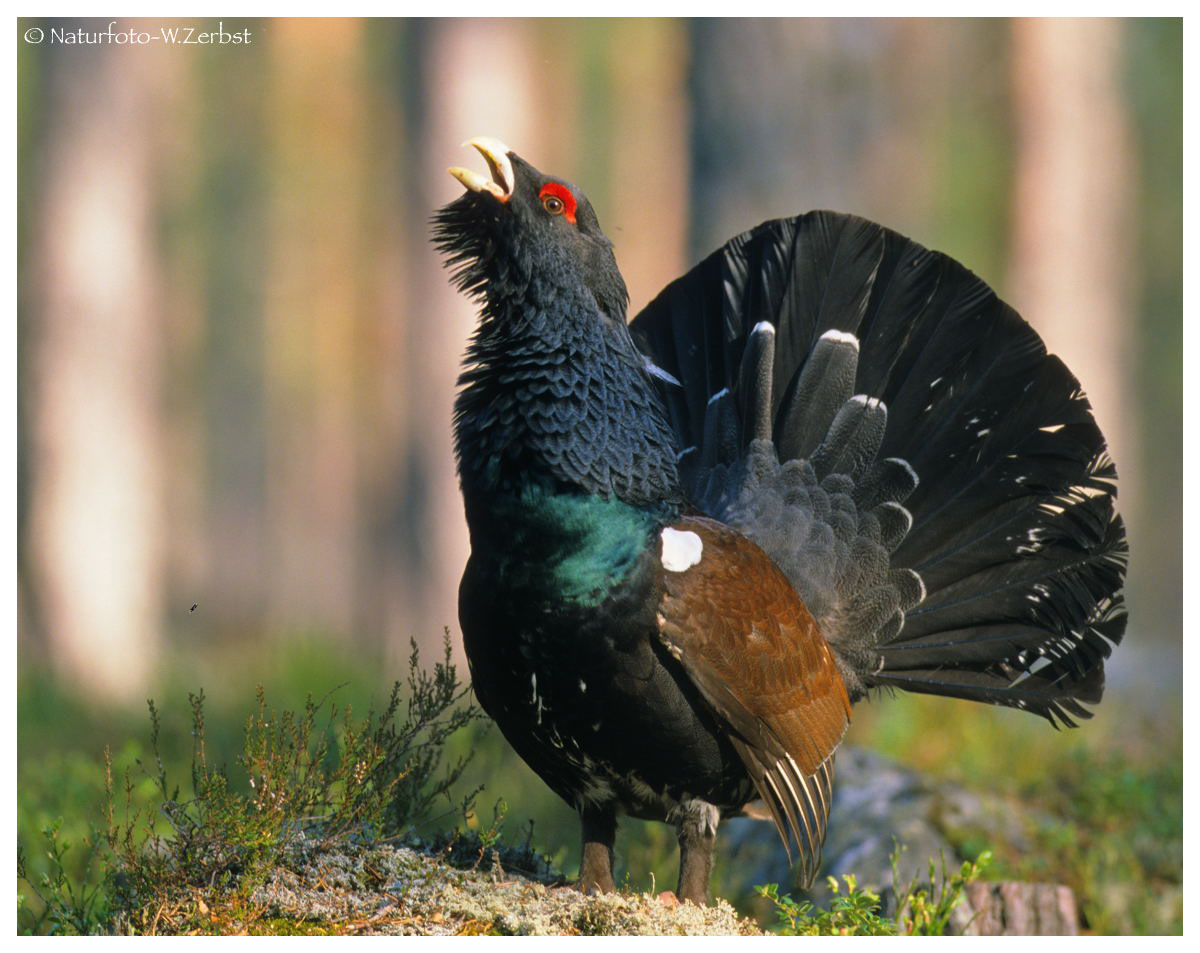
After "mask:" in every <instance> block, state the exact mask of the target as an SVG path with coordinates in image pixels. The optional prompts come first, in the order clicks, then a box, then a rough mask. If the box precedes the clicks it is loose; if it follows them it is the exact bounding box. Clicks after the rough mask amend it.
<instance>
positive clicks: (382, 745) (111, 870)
mask: <svg viewBox="0 0 1200 953" xmlns="http://www.w3.org/2000/svg"><path fill="white" fill-rule="evenodd" d="M335 691H336V689H335ZM468 691H469V688H468V687H465V686H463V685H461V684H460V683H459V681H458V677H457V673H456V671H455V667H454V665H453V664H452V663H451V661H450V641H449V635H448V634H447V636H446V641H445V655H444V658H443V660H442V661H441V662H439V663H437V664H436V665H435V666H434V667H433V670H432V672H427V671H425V670H424V669H422V668H421V666H420V657H419V654H418V651H417V647H416V645H415V643H414V644H413V648H412V654H411V656H410V659H409V676H408V682H407V693H405V691H404V688H403V686H402V685H401V684H400V683H396V684H395V685H394V686H393V688H392V691H391V694H390V696H389V698H388V702H387V705H386V706H385V707H384V708H383V710H382V711H381V712H379V713H378V714H376V713H375V712H371V713H369V714H368V715H367V717H366V718H365V719H364V720H358V719H356V718H355V717H354V716H353V714H352V712H351V711H350V709H349V708H348V707H347V708H346V709H345V710H340V709H339V708H338V706H337V705H336V704H334V702H333V701H332V700H331V695H326V696H325V697H323V698H321V699H319V700H314V699H313V698H312V697H311V696H310V697H309V699H308V700H307V701H306V703H305V705H304V707H303V709H302V710H301V711H299V712H292V711H286V710H284V711H276V710H273V709H271V708H270V707H269V706H268V705H267V701H266V696H265V693H264V692H263V690H262V689H261V688H259V689H258V692H257V704H256V707H255V711H254V713H253V714H252V715H251V716H250V717H249V719H247V722H246V726H245V731H244V735H243V745H242V751H241V753H240V755H238V757H237V759H236V764H237V767H238V769H239V771H237V772H235V773H234V774H233V775H232V776H231V774H230V772H228V771H227V770H225V769H224V768H220V767H217V766H215V765H214V764H213V763H212V762H211V760H210V757H209V752H208V746H207V731H206V724H205V720H206V716H205V697H204V693H203V692H199V693H196V694H189V696H188V700H189V705H190V709H191V738H192V752H191V766H190V779H189V780H190V792H189V796H188V797H186V798H184V797H182V796H181V792H180V788H179V786H178V785H174V786H173V785H172V784H171V782H170V781H169V779H168V772H167V769H166V767H165V760H164V757H163V755H162V752H161V749H160V738H161V735H162V719H161V715H160V713H159V710H158V708H157V706H156V705H155V704H154V702H153V701H151V702H150V703H149V712H150V745H149V750H150V753H151V757H150V758H149V759H147V760H148V761H149V763H144V762H143V761H142V760H141V759H140V758H139V759H136V761H135V765H136V767H137V770H138V772H140V773H141V774H142V775H144V776H145V777H147V778H149V779H150V780H151V781H152V783H153V787H154V789H155V793H156V795H157V796H156V798H155V800H156V802H157V803H155V804H153V805H148V804H147V803H146V801H145V799H144V797H143V795H142V794H141V792H140V783H139V782H138V781H137V780H136V779H135V777H134V775H135V773H136V772H134V771H131V770H128V769H127V770H126V771H125V775H124V791H123V793H124V812H123V817H122V818H121V819H120V820H118V819H117V815H118V813H119V811H118V807H117V801H118V797H117V795H116V793H115V791H114V782H113V770H112V761H111V757H110V755H109V753H108V751H107V750H106V751H105V792H106V825H105V830H104V831H103V832H101V833H99V834H94V835H93V837H92V838H91V839H89V840H87V841H85V843H84V848H85V850H87V851H88V857H87V858H86V863H85V870H86V871H87V872H88V874H89V876H85V878H84V879H83V881H82V882H73V880H72V877H71V876H70V875H69V874H68V868H67V865H66V864H65V863H64V861H63V858H64V857H65V856H66V855H67V853H68V851H70V850H72V846H71V845H70V844H68V843H66V841H65V839H63V838H61V837H60V836H59V828H58V826H53V827H50V828H47V829H46V830H45V831H44V832H43V837H44V839H45V841H46V844H47V856H48V860H49V864H47V863H46V862H44V861H43V862H41V864H40V868H39V870H38V871H36V872H34V871H32V870H31V869H30V865H29V864H28V863H27V858H26V855H25V852H24V851H23V850H22V851H19V852H18V858H17V875H18V878H20V879H21V880H23V881H24V882H25V883H27V884H28V885H29V887H30V888H31V890H32V893H33V895H34V897H35V898H36V901H37V903H36V906H37V907H38V909H37V910H33V909H29V908H30V907H31V906H33V905H30V904H27V903H25V901H24V898H19V913H20V914H22V915H23V917H22V919H23V928H25V929H26V930H27V931H28V932H58V933H63V932H70V933H96V932H106V931H108V930H113V929H115V930H120V931H122V932H135V933H155V932H161V931H163V930H167V929H172V930H173V929H178V928H179V926H180V923H181V922H183V921H185V920H186V919H187V918H188V917H192V918H197V917H207V918H208V920H209V921H210V922H211V920H212V917H213V916H214V914H213V911H212V910H211V909H209V908H208V907H207V906H206V903H205V900H204V897H205V896H206V895H207V896H209V897H210V898H211V897H214V896H216V895H218V894H219V895H221V896H223V897H226V898H232V901H233V903H234V904H235V905H236V904H238V903H241V904H245V903H247V902H248V900H249V897H250V896H251V894H252V893H253V890H254V888H255V886H257V885H258V884H259V883H261V882H262V881H263V879H264V878H265V877H267V876H268V875H269V874H270V871H271V870H272V868H273V866H274V865H276V864H277V863H279V862H280V861H281V859H282V858H283V857H284V856H285V854H287V853H288V852H289V851H292V850H302V851H307V850H318V849H321V848H323V847H328V846H330V845H332V844H334V843H339V842H345V841H347V840H351V841H358V842H374V841H379V840H384V839H388V838H392V837H396V836H400V835H401V834H404V833H405V832H407V831H410V830H411V829H412V828H413V826H414V825H415V824H416V822H417V821H418V820H419V819H420V818H421V817H422V816H423V815H424V814H425V813H426V812H428V811H429V809H430V808H431V807H432V805H433V804H434V803H435V802H437V801H439V800H440V799H443V798H444V799H446V800H449V799H450V795H449V791H450V788H451V786H452V785H454V784H455V782H457V780H458V779H459V777H460V775H461V774H462V772H463V769H464V768H465V766H466V764H467V761H468V760H469V755H467V756H465V757H462V758H459V759H458V760H457V761H455V762H453V763H451V764H445V765H444V764H443V763H442V761H443V749H444V746H445V743H446V740H447V739H448V738H449V736H450V735H451V734H453V733H454V732H455V731H457V730H458V729H459V728H461V727H463V726H465V725H467V724H469V723H470V722H472V721H474V720H476V719H477V718H481V717H482V714H481V713H480V712H479V710H478V709H477V708H476V707H474V706H473V705H470V704H463V701H464V698H465V695H466V693H467V692H468ZM451 803H453V802H451ZM467 803H469V802H464V804H467ZM164 822H165V824H164ZM60 823H61V822H60ZM97 864H99V865H100V866H102V867H103V868H104V874H103V876H102V877H99V878H95V877H91V876H90V872H91V870H92V869H93V868H94V867H95V866H96V865H97ZM78 866H79V865H78V863H76V864H75V868H78ZM243 912H246V911H243ZM204 926H206V924H201V927H204Z"/></svg>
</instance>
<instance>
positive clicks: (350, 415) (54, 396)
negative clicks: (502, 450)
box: [17, 19, 1182, 849]
mask: <svg viewBox="0 0 1200 953" xmlns="http://www.w3.org/2000/svg"><path fill="white" fill-rule="evenodd" d="M31 27H37V28H40V29H42V30H43V31H44V32H45V36H46V39H45V40H44V41H43V42H42V43H40V44H34V43H31V42H28V41H27V40H25V39H22V38H21V37H22V36H23V35H24V34H26V31H27V30H28V29H29V28H31ZM52 27H53V28H55V29H59V30H65V31H69V32H75V31H79V30H82V31H83V32H84V33H85V34H86V33H90V32H94V31H98V32H101V33H103V32H104V31H105V30H106V29H107V27H108V21H107V20H106V21H90V20H85V21H61V20H33V19H22V20H20V21H19V25H18V97H19V102H18V162H19V179H18V212H19V221H18V240H19V243H18V247H19V261H18V274H19V310H18V348H19V352H18V361H19V381H18V421H19V437H18V514H19V516H18V533H19V539H18V544H19V557H18V594H19V602H18V618H17V631H18V639H17V651H18V676H17V681H18V705H19V709H18V744H19V752H18V754H19V762H20V763H19V771H20V777H21V778H22V779H24V780H22V781H21V782H20V786H21V791H22V794H21V797H22V802H21V804H20V805H19V807H20V811H21V812H22V816H21V823H22V824H26V823H28V824H29V825H30V826H36V824H37V823H42V822H44V820H45V819H46V818H48V817H51V816H53V815H54V813H55V811H57V812H58V813H59V814H62V813H64V811H65V810H66V808H65V807H64V806H63V805H64V804H65V799H67V798H68V797H69V795H70V791H71V790H72V785H71V784H67V783H65V782H64V783H58V782H56V783H55V784H54V785H53V787H54V790H53V791H50V790H48V788H49V786H50V785H49V782H48V781H47V780H46V779H48V778H58V779H62V778H64V777H68V776H70V777H77V776H78V775H79V772H78V771H77V770H76V768H75V767H72V766H71V765H72V764H74V762H71V761H70V756H71V754H72V752H78V753H79V755H80V756H86V757H87V758H91V759H93V760H95V759H98V754H99V751H100V749H101V747H102V746H103V745H104V744H112V745H113V746H114V748H115V749H116V748H119V747H120V745H121V744H122V742H123V741H124V740H125V739H126V738H129V737H132V736H133V735H135V734H137V733H138V732H139V731H141V730H142V729H141V728H140V725H139V722H140V720H142V715H143V714H144V710H145V709H144V700H145V699H146V698H147V697H151V696H152V697H154V698H156V699H159V701H160V708H161V707H169V704H168V705H164V701H167V702H169V703H172V704H173V703H178V704H180V706H181V707H182V704H183V703H182V697H183V694H182V693H183V692H185V691H186V690H195V689H197V688H199V687H203V688H204V689H205V690H206V692H207V694H208V695H209V697H210V699H211V701H212V703H213V704H214V705H216V706H217V708H218V710H222V709H221V707H220V706H222V705H225V706H227V708H226V709H224V710H227V712H228V716H229V724H230V728H229V729H228V732H227V733H228V735H229V738H230V739H231V740H233V741H235V740H236V735H237V731H238V726H239V725H240V724H241V720H240V719H241V718H242V717H243V716H244V714H245V713H246V712H247V711H248V710H249V709H250V707H251V706H252V700H253V686H254V685H255V684H256V683H261V684H263V685H264V686H265V687H266V689H267V693H268V697H269V698H270V699H271V700H272V701H276V700H278V701H279V702H281V703H282V702H292V703H294V698H293V697H292V696H293V695H295V694H297V693H299V695H300V697H301V698H302V697H303V692H305V691H311V692H313V693H314V694H316V695H321V694H324V693H325V692H326V691H328V690H329V689H331V688H333V687H334V685H336V684H337V683H338V682H341V681H345V682H348V683H349V684H348V687H347V689H346V692H347V693H348V697H349V698H350V699H352V700H354V701H355V703H356V704H359V703H362V704H366V703H369V702H370V701H372V700H375V701H378V700H380V699H382V698H383V697H384V696H385V695H386V692H387V689H388V688H389V687H390V684H391V681H392V680H393V679H395V678H398V677H402V676H403V674H404V670H405V666H404V659H405V658H406V657H407V655H408V651H409V640H410V638H414V639H416V640H417V642H418V643H419V644H420V645H422V646H423V647H424V648H425V649H426V650H427V652H426V655H427V656H428V655H432V654H436V652H437V650H438V647H439V646H440V642H441V639H442V633H443V629H444V628H445V627H449V628H450V630H451V633H452V635H453V637H454V639H455V641H456V643H457V627H456V626H457V620H456V588H457V582H458V577H459V574H460V572H461V568H462V566H463V564H464V562H465V559H466V554H467V538H466V530H465V524H464V522H463V518H462V515H461V506H460V500H459V496H458V490H457V486H456V479H455V474H454V460H453V453H452V448H451V441H450V416H451V406H452V402H453V397H454V389H455V378H456V374H457V367H458V362H459V358H460V355H461V353H462V351H463V347H464V343H465V341H466V339H467V336H468V334H469V333H470V330H471V328H472V324H473V320H474V317H473V312H472V308H471V306H470V305H469V303H468V302H466V301H465V300H464V299H462V298H461V297H459V296H458V295H456V294H455V293H454V292H453V291H452V290H451V288H450V287H449V285H448V283H447V280H446V274H445V272H444V271H443V269H442V267H441V265H440V263H439V261H438V258H437V256H436V255H435V253H434V252H433V250H432V248H431V247H430V244H429V241H428V220H429V216H430V214H431V213H432V211H433V210H434V209H435V208H436V207H438V206H439V205H441V204H443V203H444V202H446V201H449V200H450V199H452V198H453V197H454V196H455V195H457V194H458V193H459V192H460V190H461V187H460V186H459V185H458V183H456V182H455V181H454V180H453V179H451V178H450V176H448V175H447V174H446V172H445V169H446V167H447V166H449V165H467V166H470V167H472V168H480V169H482V163H481V161H480V160H479V158H478V156H476V155H475V154H474V153H473V152H472V151H471V150H469V149H463V148H462V147H461V145H460V144H461V143H462V141H463V140H464V139H467V138H468V137H471V136H475V135H491V136H495V137H498V138H500V139H502V140H503V141H505V142H506V143H508V145H510V146H511V147H512V148H514V149H515V150H516V151H518V152H519V153H521V154H522V155H523V156H525V157H526V158H528V159H529V160H530V161H532V162H533V163H534V164H535V165H537V166H539V167H540V168H542V169H544V170H546V171H551V172H553V173H556V174H559V175H562V176H564V177H566V178H568V179H570V180H572V181H574V182H576V183H578V184H579V185H580V186H581V187H582V188H583V189H584V190H585V191H586V192H587V193H588V195H589V197H590V198H591V200H592V203H593V204H594V205H595V207H596V209H597V211H598V213H599V216H600V219H601V222H602V224H603V226H604V227H605V230H606V231H607V233H608V234H609V236H610V237H611V238H612V239H613V242H614V244H615V246H616V252H617V258H618V261H619V262H620V264H621V266H622V269H623V271H624V274H625V276H626V279H627V281H628V283H629V286H630V291H631V294H632V299H633V300H632V304H631V314H633V313H636V311H637V309H638V308H639V307H640V306H641V305H643V304H645V303H646V302H647V301H648V300H649V299H650V298H651V297H652V296H653V295H654V294H655V293H656V292H657V291H658V289H659V288H661V287H662V286H663V285H664V284H665V283H666V282H667V281H669V280H670V279H671V278H673V277H675V276H677V275H679V274H680V273H682V272H683V271H684V270H686V268H687V267H688V266H689V265H690V264H691V263H694V262H695V261H697V260H698V259H699V258H700V257H701V256H703V255H704V254H707V253H708V252H709V251H711V250H712V249H714V248H715V247H716V246H718V245H719V244H720V243H721V242H723V241H724V240H726V239H727V238H729V237H731V236H732V235H734V234H736V233H737V232H739V231H742V230H744V229H746V228H749V227H751V226H753V225H755V224H757V223H758V222H760V221H762V220H764V219H767V218H773V217H779V216H784V215H791V214H795V213H798V212H801V211H805V210H808V209H811V208H833V209H837V210H841V211H847V212H854V213H857V214H860V215H863V216H866V217H868V218H871V219H875V220H877V221H879V222H882V223H884V224H886V225H889V226H890V227H892V228H895V229H897V230H898V231H900V232H902V233H905V234H907V235H909V236H911V237H913V238H914V239H916V240H918V241H920V242H921V243H923V244H925V245H928V246H930V247H933V248H936V249H939V250H942V251H945V252H947V253H949V254H951V255H952V256H954V257H956V258H958V259H959V260H960V261H962V262H963V263H965V264H966V265H967V266H968V267H970V268H971V269H972V270H974V271H975V272H976V273H978V274H979V275H980V276H981V277H983V278H984V279H985V280H986V281H988V282H989V283H990V284H991V285H992V286H993V287H994V288H996V289H997V291H998V292H999V293H1000V295H1001V297H1003V298H1004V299H1005V300H1007V301H1008V302H1009V303H1010V304H1012V305H1013V306H1015V307H1016V308H1017V310H1018V311H1020V312H1021V313H1022V314H1023V315H1024V316H1025V317H1026V319H1028V320H1029V321H1030V322H1031V323H1032V324H1033V325H1034V326H1035V327H1036V328H1037V329H1038V330H1039V332H1040V333H1041V334H1042V336H1043V337H1044V338H1045V339H1046V341H1047V343H1048V346H1049V348H1050V349H1051V350H1052V351H1054V352H1056V353H1058V354H1059V355H1060V356H1061V357H1063V359H1064V360H1065V361H1066V363H1067V364H1068V365H1069V366H1070V367H1071V368H1072V369H1073V370H1074V371H1075V373H1076V374H1077V375H1078V376H1079V378H1080V380H1081V381H1082V382H1083V386H1084V388H1085V389H1086V391H1087V393H1088V394H1089V396H1090V397H1091V399H1092V403H1093V406H1094V408H1095V411H1096V416H1097V418H1098V420H1099V423H1100V426H1101V427H1102V429H1103V430H1104V432H1105V433H1106V434H1107V435H1108V437H1109V439H1110V445H1111V447H1112V452H1113V456H1114V458H1115V460H1116V462H1117V466H1118V468H1119V471H1120V474H1121V491H1120V493H1121V506H1122V510H1123V512H1124V514H1125V518H1126V521H1127V524H1128V528H1129V537H1130V546H1131V550H1132V558H1131V562H1130V576H1129V588H1128V602H1129V607H1130V618H1131V622H1130V629H1129V634H1128V635H1127V637H1126V643H1125V645H1124V646H1122V647H1121V649H1120V650H1119V651H1118V652H1117V653H1116V656H1115V658H1114V662H1113V664H1112V666H1111V670H1110V671H1111V675H1110V685H1111V686H1112V687H1111V690H1110V699H1109V700H1108V701H1107V702H1106V704H1112V705H1113V706H1115V707H1114V711H1116V712H1118V713H1119V714H1117V715H1115V716H1112V717H1115V718H1118V719H1120V720H1121V721H1122V722H1123V723H1125V722H1129V721H1131V720H1133V719H1134V718H1135V717H1136V718H1141V717H1143V715H1144V714H1145V713H1146V712H1152V713H1157V715H1159V716H1161V715H1163V714H1164V713H1167V718H1168V722H1169V721H1170V720H1171V719H1175V720H1177V711H1178V705H1179V698H1180V694H1181V668H1182V666H1181V626H1182V622H1181V601H1182V577H1181V497H1182V492H1181V490H1182V461H1181V431H1182V321H1181V315H1182V251H1181V248H1182V207H1181V201H1182V23H1181V21H1179V20H1126V21H1116V20H1068V21H1057V20H1020V21H1006V20H936V21H929V20H903V21H877V20H858V19H854V20H787V21H763V20H737V21H727V20H697V21H690V22H689V21H680V20H611V21H610V20H602V21H598V20H521V19H511V20H470V19H460V20H389V21H369V20H322V19H293V20H255V19H250V20H225V21H223V29H224V30H225V31H226V32H229V33H233V32H234V31H243V30H248V31H249V38H250V42H249V43H243V44H239V45H228V44H227V45H206V46H200V45H188V46H181V45H169V44H166V43H163V42H152V43H149V44H146V45H137V46H131V45H128V44H126V45H118V44H116V43H111V42H106V43H98V44H70V45H68V44H64V43H59V42H51V28H52ZM174 27H191V28H195V29H196V30H197V31H201V30H213V31H215V30H217V29H218V23H217V22H216V21H212V22H209V21H203V20H198V21H159V20H153V21H150V20H121V21H118V22H117V26H116V29H118V30H128V29H133V30H135V31H146V32H150V33H153V34H155V35H158V34H159V32H160V30H161V29H162V28H174ZM873 707H877V708H879V709H880V710H881V711H883V710H884V709H886V706H885V705H880V706H873ZM1127 712H1135V713H1136V715H1126V714H1125V713H1127ZM185 720H186V719H184V718H182V717H181V719H180V725H181V726H182V724H183V721H185ZM868 720H869V719H868ZM1099 720H1100V719H1098V721H1099ZM1030 721H1032V720H1030ZM1027 727H1028V729H1029V730H1030V731H1031V732H1033V731H1042V730H1044V729H1043V728H1042V726H1038V725H1034V724H1029V725H1028V726H1027ZM1089 730H1092V729H1091V728H1086V727H1085V728H1084V729H1083V731H1084V732H1086V731H1089ZM179 732H180V733H181V734H182V733H183V728H182V727H180V728H179ZM181 743H182V742H181ZM130 744H134V742H130ZM489 744H492V746H493V747H494V748H495V749H496V751H497V753H495V754H494V755H492V754H485V755H484V756H483V763H484V767H485V768H486V769H487V770H488V771H493V772H494V771H498V770H499V769H498V768H497V767H496V765H497V764H500V763H502V762H503V763H504V764H506V765H507V763H508V761H509V760H511V758H512V756H511V755H506V754H504V753H503V752H502V751H501V750H500V749H501V748H502V742H501V741H500V740H499V739H498V737H496V736H495V733H493V735H492V740H491V742H489ZM1171 744H1172V745H1174V744H1175V742H1171ZM135 750H136V749H135ZM1171 750H1172V756H1175V757H1177V756H1178V747H1177V745H1176V746H1175V747H1173V748H1172V749H1171ZM999 754H1000V756H1001V757H1003V755H1004V753H999ZM64 759H65V760H64ZM80 770H82V769H80ZM505 770H510V768H509V767H506V768H505ZM511 770H512V771H519V770H521V769H519V768H511ZM513 777H516V775H515V774H514V775H513ZM38 779H41V780H40V781H39V780H38ZM491 780H492V779H491V778H489V791H492V790H493V788H494V785H493V784H492V783H490V782H491ZM87 783H88V782H84V781H83V780H78V785H82V786H83V787H85V788H86V786H87ZM511 783H512V784H513V785H518V784H530V785H536V782H534V781H531V780H529V779H524V780H521V781H520V782H518V781H512V782H511ZM43 788H46V789H47V790H43ZM529 790H533V789H532V788H530V789H529ZM495 793H496V794H497V795H504V796H506V797H507V798H508V799H509V800H510V802H515V801H517V800H518V799H519V798H520V797H521V795H520V793H519V791H517V790H496V791H495ZM543 795H544V796H545V797H546V798H550V796H549V795H548V792H545V791H544V789H541V790H540V793H538V794H537V795H536V797H538V798H542V797H543ZM39 797H41V800H38V798H39ZM530 797H533V795H530ZM550 800H551V801H552V798H550ZM547 803H549V802H547ZM546 810H556V811H557V810H560V808H558V807H553V808H549V807H548V808H546ZM530 812H532V808H530V809H529V810H526V807H525V805H522V816H524V815H525V814H526V813H530ZM539 823H540V819H539ZM569 838H570V840H571V841H572V842H573V841H574V838H575V834H574V833H571V834H570V835H569ZM546 846H551V845H549V844H547V845H546ZM574 846H575V845H574V844H573V843H572V849H574Z"/></svg>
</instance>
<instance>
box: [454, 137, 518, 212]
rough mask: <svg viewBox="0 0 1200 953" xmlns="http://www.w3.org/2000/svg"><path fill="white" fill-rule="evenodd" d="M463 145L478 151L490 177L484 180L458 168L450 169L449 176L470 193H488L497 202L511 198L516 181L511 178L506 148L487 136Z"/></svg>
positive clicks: (467, 170)
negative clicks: (486, 165)
mask: <svg viewBox="0 0 1200 953" xmlns="http://www.w3.org/2000/svg"><path fill="white" fill-rule="evenodd" d="M463 145H464V146H474V147H475V148H476V149H478V150H479V154H480V155H482V156H483V158H484V160H485V161H486V162H487V164H488V170H489V171H490V172H491V173H492V177H491V179H485V178H484V177H483V176H482V175H480V174H479V173H478V172H472V171H471V170H470V169H460V168H459V167H458V166H454V167H453V168H452V169H450V170H449V172H450V174H451V175H452V176H454V177H455V178H456V179H458V181H459V182H461V183H462V184H463V185H465V186H466V187H467V188H468V189H470V190H471V191H472V192H490V193H491V194H492V195H493V196H495V198H496V201H497V202H507V201H508V200H509V199H510V198H512V190H513V185H514V184H515V183H516V179H515V178H513V167H512V163H511V162H510V161H509V159H508V151H509V150H508V146H506V145H505V144H504V143H503V142H501V141H500V140H499V139H492V138H491V137H489V136H478V137H476V138H474V139H468V140H467V141H466V142H464V143H463Z"/></svg>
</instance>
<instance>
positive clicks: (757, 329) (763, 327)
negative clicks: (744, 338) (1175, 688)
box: [750, 321, 775, 334]
mask: <svg viewBox="0 0 1200 953" xmlns="http://www.w3.org/2000/svg"><path fill="white" fill-rule="evenodd" d="M750 333H751V334H774V333H775V325H773V324H772V323H771V322H770V321H759V322H758V324H756V325H754V327H752V328H751V329H750Z"/></svg>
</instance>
